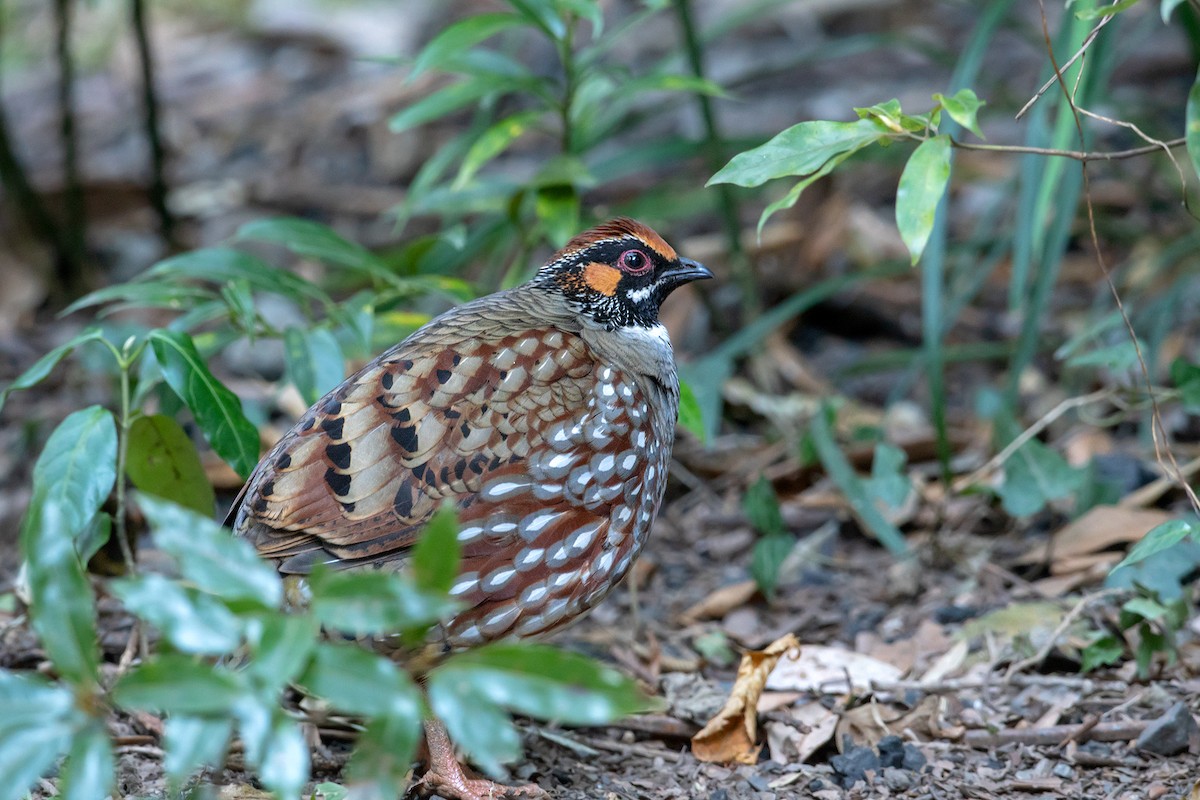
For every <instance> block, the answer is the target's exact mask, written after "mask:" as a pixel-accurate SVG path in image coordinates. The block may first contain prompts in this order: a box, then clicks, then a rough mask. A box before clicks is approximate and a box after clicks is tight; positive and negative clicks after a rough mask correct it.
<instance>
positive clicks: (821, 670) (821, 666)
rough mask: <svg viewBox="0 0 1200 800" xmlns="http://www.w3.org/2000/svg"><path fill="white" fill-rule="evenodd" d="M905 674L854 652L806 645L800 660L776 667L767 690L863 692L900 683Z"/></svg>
mask: <svg viewBox="0 0 1200 800" xmlns="http://www.w3.org/2000/svg"><path fill="white" fill-rule="evenodd" d="M903 674H904V672H903V670H901V669H900V668H899V667H896V666H894V665H892V664H888V663H886V662H884V661H880V660H879V659H877V658H871V657H870V656H866V655H863V654H862V653H855V652H854V651H852V650H845V649H843V648H840V647H825V646H821V645H805V646H804V649H803V650H801V651H800V657H799V658H794V659H788V660H787V661H782V662H780V663H779V664H778V665H777V666H776V667H775V669H774V671H772V672H771V674H770V677H768V678H767V688H768V689H772V690H775V691H780V692H784V691H793V692H817V693H819V694H832V693H838V694H840V693H843V692H847V691H851V690H853V691H859V692H862V691H867V690H868V689H870V688H871V685H872V684H873V683H893V682H895V681H898V680H900V678H901V676H902V675H903ZM847 680H848V681H849V685H847Z"/></svg>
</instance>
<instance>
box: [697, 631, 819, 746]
mask: <svg viewBox="0 0 1200 800" xmlns="http://www.w3.org/2000/svg"><path fill="white" fill-rule="evenodd" d="M799 647H800V642H799V641H798V640H797V639H796V637H795V636H794V635H793V634H790V633H789V634H787V635H786V636H783V637H781V638H779V639H777V640H775V641H774V642H772V643H771V644H770V645H769V646H768V647H767V648H766V649H765V650H753V651H750V652H748V653H746V654H745V655H743V656H742V663H741V664H739V665H738V673H737V678H736V679H735V680H734V682H733V690H732V691H731V692H730V693H729V699H728V700H726V701H725V706H724V708H722V709H721V710H720V711H719V712H717V715H716V716H715V717H713V718H712V719H711V720H709V721H708V724H707V725H705V726H704V728H703V730H701V731H700V732H699V733H697V734H696V735H695V736H693V737H692V753H693V754H694V755H695V756H696V758H698V759H699V760H701V761H711V762H728V761H736V762H738V763H741V764H753V763H755V762H756V761H757V760H758V751H759V749H760V747H759V745H758V744H756V740H757V739H758V713H757V712H756V711H755V707H756V706H757V705H758V698H759V696H760V695H762V691H763V687H764V686H765V685H766V682H767V676H768V675H770V674H771V670H773V669H775V665H776V663H778V662H779V659H780V657H781V656H782V655H783V654H784V653H786V652H788V651H789V650H793V649H796V648H799ZM801 652H803V651H801Z"/></svg>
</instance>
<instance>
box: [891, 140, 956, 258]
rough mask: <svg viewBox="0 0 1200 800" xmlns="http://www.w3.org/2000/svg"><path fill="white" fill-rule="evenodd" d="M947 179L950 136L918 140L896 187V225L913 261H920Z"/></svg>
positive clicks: (944, 191) (948, 175)
mask: <svg viewBox="0 0 1200 800" xmlns="http://www.w3.org/2000/svg"><path fill="white" fill-rule="evenodd" d="M949 181H950V137H949V136H947V135H945V134H941V135H940V136H935V137H933V138H932V139H926V140H925V141H924V142H921V144H920V145H919V146H918V147H917V149H916V150H915V151H913V154H912V156H910V157H909V159H908V163H907V164H905V165H904V172H903V173H902V174H901V175H900V187H899V188H898V189H897V190H896V225H897V227H899V228H900V238H902V239H903V240H904V244H905V246H906V247H908V252H909V253H910V254H911V255H912V263H913V264H916V263H917V262H918V261H920V260H921V253H922V252H924V250H925V244H926V243H927V242H928V241H929V235H930V234H931V233H933V220H934V217H935V215H936V214H937V209H938V204H939V203H941V202H942V198H943V197H944V196H945V195H946V184H947V183H949Z"/></svg>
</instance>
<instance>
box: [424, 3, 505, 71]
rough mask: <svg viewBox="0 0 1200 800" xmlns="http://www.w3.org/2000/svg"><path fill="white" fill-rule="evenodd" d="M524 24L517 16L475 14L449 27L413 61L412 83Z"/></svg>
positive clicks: (433, 39) (431, 41)
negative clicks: (426, 72) (445, 63)
mask: <svg viewBox="0 0 1200 800" xmlns="http://www.w3.org/2000/svg"><path fill="white" fill-rule="evenodd" d="M522 24H523V22H522V20H521V18H520V17H518V16H517V15H516V14H503V13H497V14H473V15H472V16H469V17H467V18H465V19H462V20H459V21H458V22H455V23H453V24H451V25H448V26H447V27H445V28H443V29H442V31H441V33H439V34H438V35H437V36H435V37H433V38H432V39H431V40H430V41H429V44H427V45H425V47H423V48H422V49H421V53H420V54H419V55H418V56H417V59H416V61H414V62H413V65H412V72H410V73H409V76H408V80H410V81H411V80H412V79H413V78H415V77H417V76H418V75H420V74H421V73H422V72H424V71H425V70H427V69H429V68H430V67H440V66H441V65H442V63H443V62H444V61H446V60H447V59H449V58H452V57H454V56H457V55H459V54H460V53H462V52H463V51H465V50H469V49H470V48H471V47H473V46H475V45H476V44H479V43H480V42H482V41H483V40H484V39H488V38H490V37H492V36H495V35H496V34H497V33H500V32H501V31H504V30H507V29H508V28H512V27H514V26H517V25H522Z"/></svg>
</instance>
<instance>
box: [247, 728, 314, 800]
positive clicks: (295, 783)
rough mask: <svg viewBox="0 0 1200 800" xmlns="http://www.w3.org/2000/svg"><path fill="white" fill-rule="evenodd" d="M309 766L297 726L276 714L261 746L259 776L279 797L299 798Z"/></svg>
mask: <svg viewBox="0 0 1200 800" xmlns="http://www.w3.org/2000/svg"><path fill="white" fill-rule="evenodd" d="M308 764H309V755H308V744H307V743H306V742H305V741H304V734H302V733H301V732H300V726H299V725H297V724H296V723H295V722H293V721H292V720H291V719H289V718H288V717H285V716H283V715H282V714H280V715H278V716H277V717H276V718H275V720H274V724H273V725H272V726H271V734H270V736H268V737H267V741H266V743H265V745H264V747H263V752H262V759H261V760H260V761H259V763H258V777H259V778H260V779H261V780H262V782H263V784H264V785H265V786H267V787H268V788H269V789H271V790H273V791H274V792H275V794H276V795H278V796H279V797H299V796H300V789H301V787H303V786H304V784H305V782H306V781H308Z"/></svg>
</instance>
